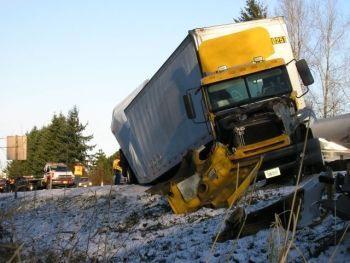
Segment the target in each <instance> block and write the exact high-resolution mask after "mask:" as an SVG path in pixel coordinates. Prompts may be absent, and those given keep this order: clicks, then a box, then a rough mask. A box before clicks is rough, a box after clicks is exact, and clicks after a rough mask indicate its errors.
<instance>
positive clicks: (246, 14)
mask: <svg viewBox="0 0 350 263" xmlns="http://www.w3.org/2000/svg"><path fill="white" fill-rule="evenodd" d="M266 16H267V6H264V5H263V4H261V3H260V2H259V1H257V0H246V7H244V9H241V16H240V17H239V18H238V19H234V21H235V22H244V21H251V20H256V19H262V18H266Z"/></svg>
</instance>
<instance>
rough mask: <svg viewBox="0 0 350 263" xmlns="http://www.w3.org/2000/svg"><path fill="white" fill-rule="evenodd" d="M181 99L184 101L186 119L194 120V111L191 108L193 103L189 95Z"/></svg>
mask: <svg viewBox="0 0 350 263" xmlns="http://www.w3.org/2000/svg"><path fill="white" fill-rule="evenodd" d="M183 99H184V103H185V108H186V114H187V118H189V119H191V120H193V119H195V118H196V111H195V110H194V107H193V101H192V96H191V94H186V95H184V96H183Z"/></svg>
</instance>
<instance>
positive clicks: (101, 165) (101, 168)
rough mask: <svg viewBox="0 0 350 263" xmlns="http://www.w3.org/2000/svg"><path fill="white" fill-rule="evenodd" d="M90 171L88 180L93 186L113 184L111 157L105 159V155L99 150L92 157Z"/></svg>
mask: <svg viewBox="0 0 350 263" xmlns="http://www.w3.org/2000/svg"><path fill="white" fill-rule="evenodd" d="M92 165H93V167H92V170H91V176H90V180H91V181H92V184H93V185H99V184H101V182H103V183H104V184H112V183H113V169H112V161H111V157H109V158H107V157H106V154H105V153H104V152H103V151H102V150H101V149H99V150H98V152H97V153H96V154H94V156H93V161H92Z"/></svg>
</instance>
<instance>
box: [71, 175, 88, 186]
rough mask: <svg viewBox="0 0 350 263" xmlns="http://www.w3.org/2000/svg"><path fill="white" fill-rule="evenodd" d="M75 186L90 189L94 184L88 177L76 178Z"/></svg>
mask: <svg viewBox="0 0 350 263" xmlns="http://www.w3.org/2000/svg"><path fill="white" fill-rule="evenodd" d="M75 184H76V185H77V186H78V187H89V186H92V182H90V181H89V178H88V177H78V176H77V177H76V178H75Z"/></svg>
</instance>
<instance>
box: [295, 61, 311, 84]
mask: <svg viewBox="0 0 350 263" xmlns="http://www.w3.org/2000/svg"><path fill="white" fill-rule="evenodd" d="M295 66H296V67H297V70H298V72H299V75H300V78H301V80H302V81H303V84H304V86H309V85H311V84H312V83H314V78H313V77H312V74H311V71H310V68H309V66H308V65H307V62H306V60H305V59H300V60H298V61H297V62H296V63H295Z"/></svg>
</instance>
